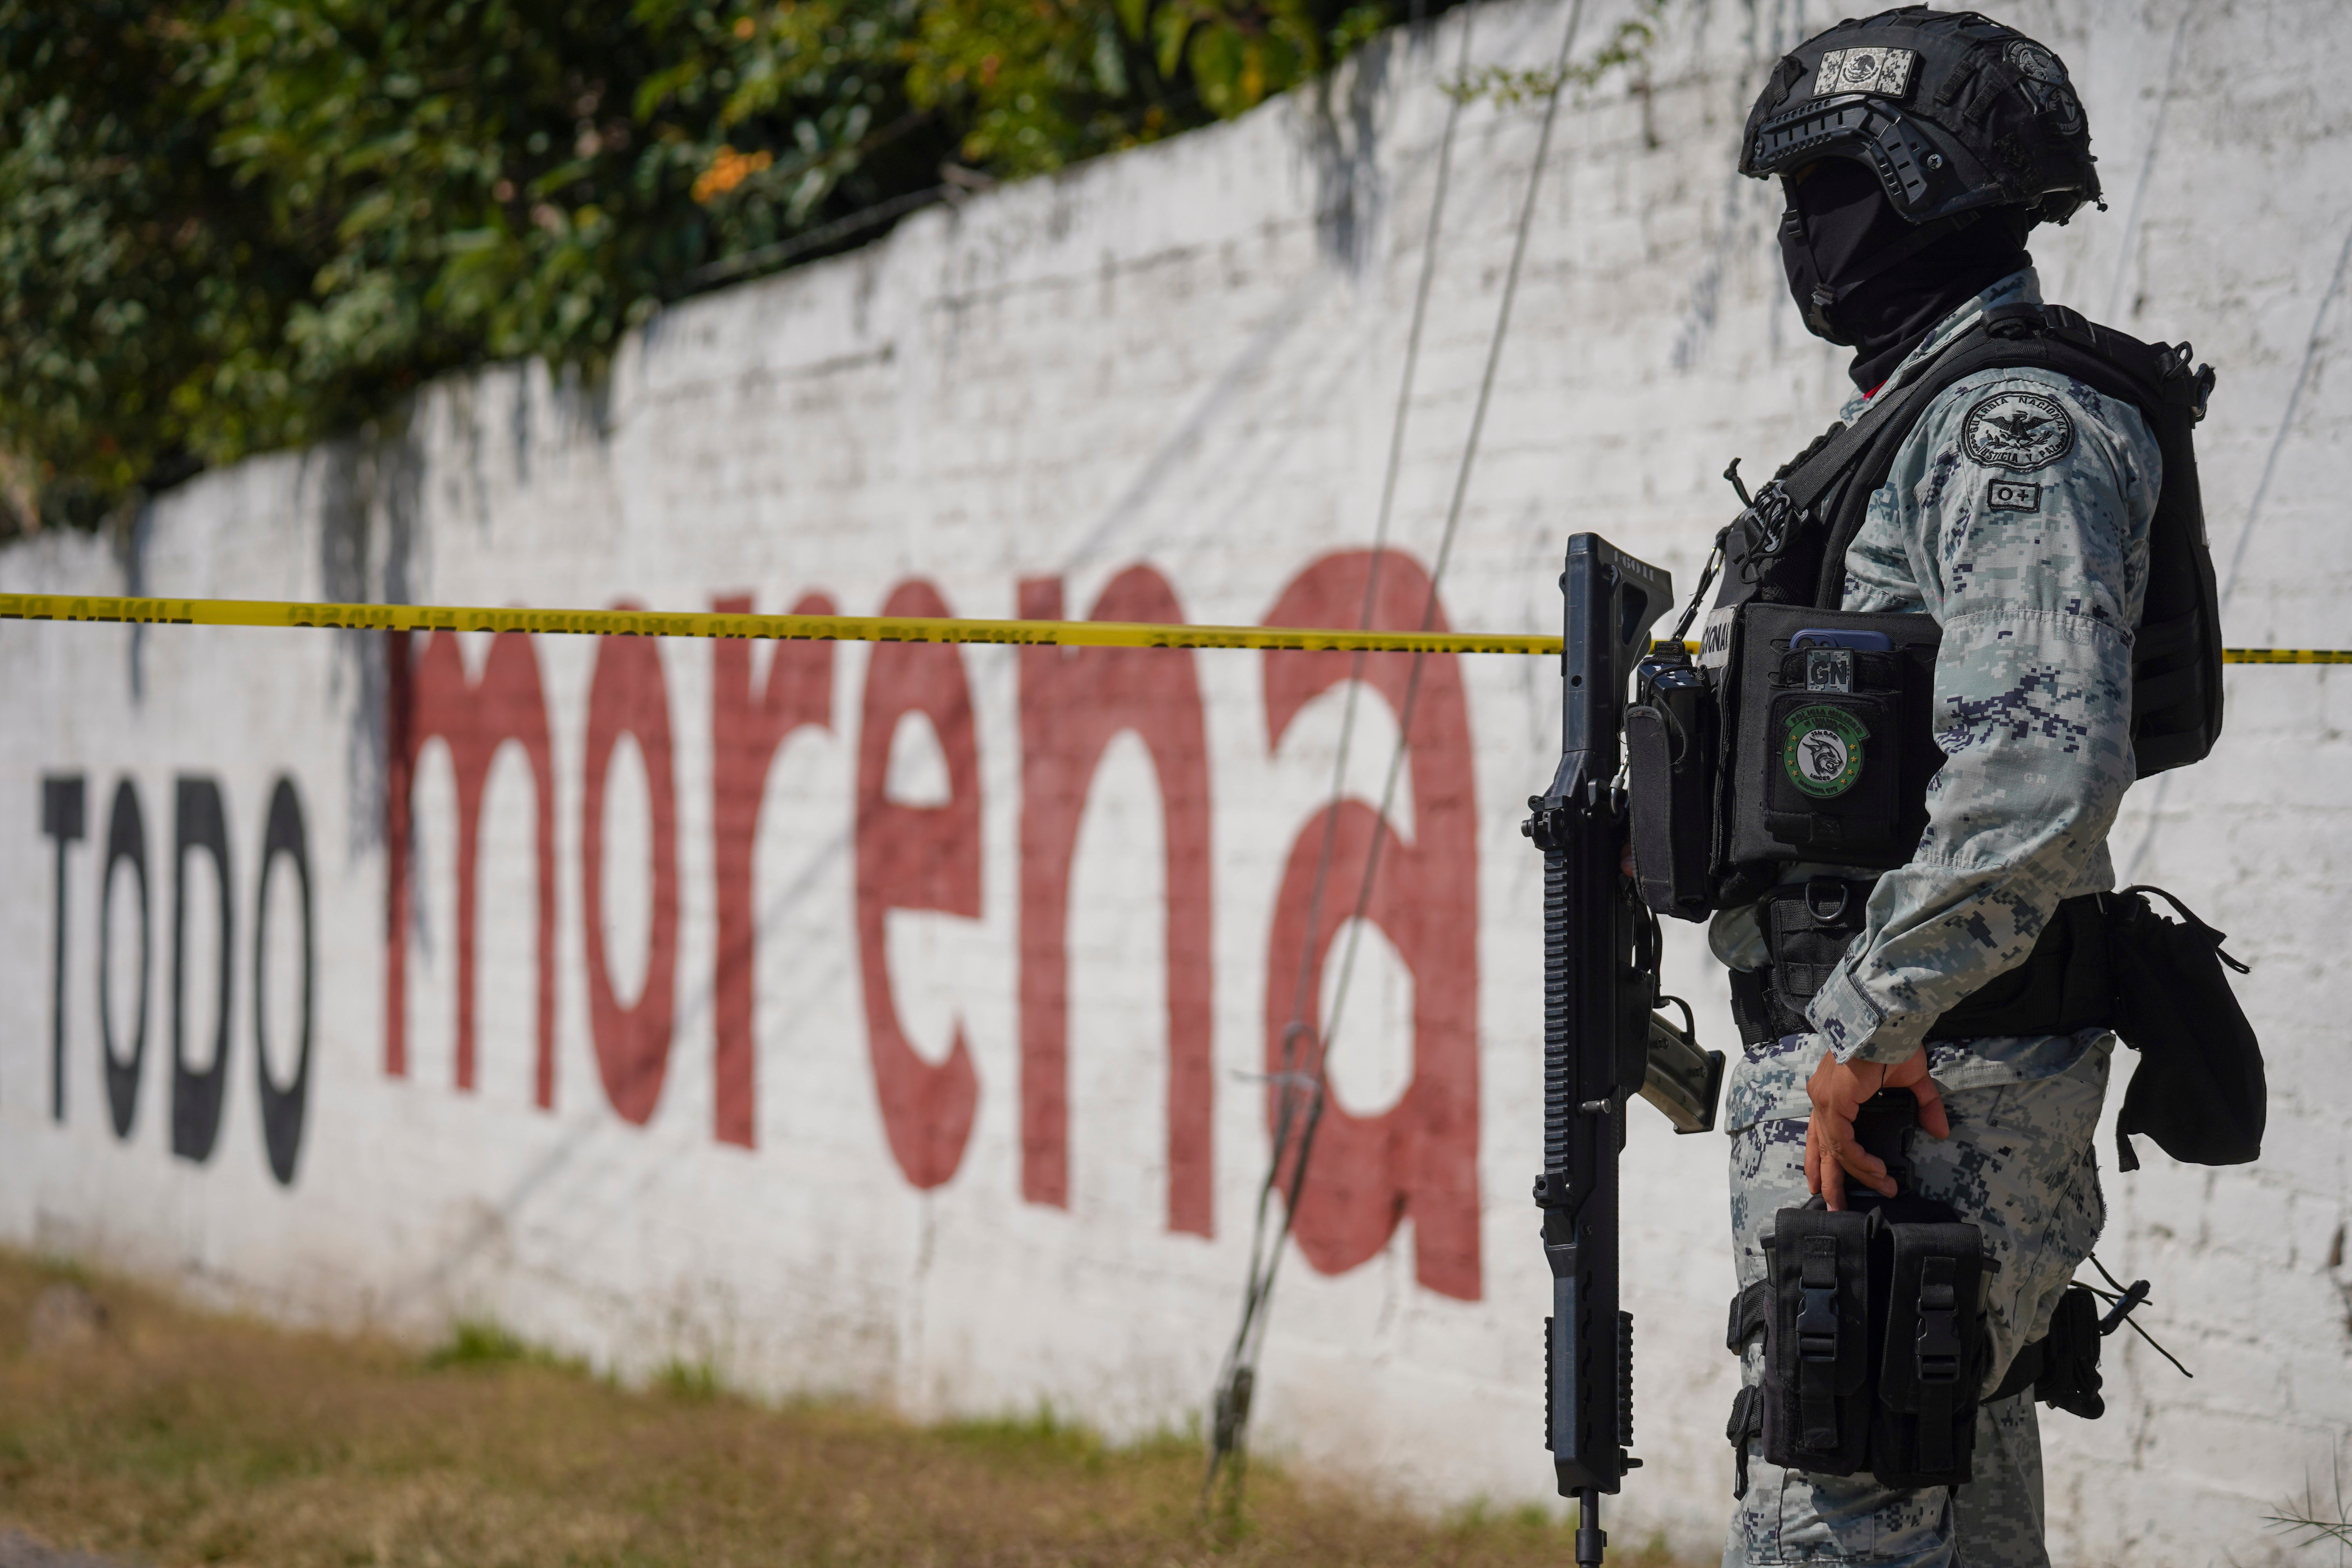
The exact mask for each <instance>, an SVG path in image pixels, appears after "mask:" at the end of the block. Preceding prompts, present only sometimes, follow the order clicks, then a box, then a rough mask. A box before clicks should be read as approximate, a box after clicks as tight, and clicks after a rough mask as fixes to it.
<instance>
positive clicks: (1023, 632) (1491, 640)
mask: <svg viewBox="0 0 2352 1568" xmlns="http://www.w3.org/2000/svg"><path fill="white" fill-rule="evenodd" d="M0 620H20V621H101V622H115V623H121V624H127V625H136V626H327V627H333V628H336V629H340V630H347V631H457V632H536V633H541V634H557V635H563V634H569V635H574V636H584V637H764V638H773V639H795V638H797V639H802V640H807V641H820V642H902V643H1006V644H1015V645H1022V646H1027V647H1231V648H1281V649H1291V650H1296V651H1299V652H1306V653H1516V654H1557V653H1559V648H1560V640H1559V638H1558V637H1533V636H1525V637H1522V636H1513V635H1509V634H1496V633H1490V632H1381V631H1344V630H1339V629H1337V628H1305V627H1293V626H1150V625H1146V624H1143V623H1140V622H1135V621H992V620H964V619H956V618H940V617H930V616H751V615H742V616H735V615H718V614H709V613H683V614H669V613H666V612H663V611H657V610H529V609H502V610H501V609H485V608H481V607H479V606H475V605H330V604H303V603H297V602H292V601H287V600H279V599H156V598H103V597H99V596H95V595H75V594H0ZM1685 647H1688V648H1690V649H1691V650H1692V651H1693V652H1696V651H1697V649H1698V644H1696V643H1695V642H1694V643H1688V644H1685ZM2221 657H2222V658H2223V660H2224V661H2225V662H2227V663H2230V664H2352V648H2308V647H2297V648H2276V647H2233V648H2224V649H2223V650H2222V653H2221Z"/></svg>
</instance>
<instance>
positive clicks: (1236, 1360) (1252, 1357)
mask: <svg viewBox="0 0 2352 1568" xmlns="http://www.w3.org/2000/svg"><path fill="white" fill-rule="evenodd" d="M1583 18H1584V0H1573V3H1572V4H1571V5H1570V8H1569V17H1568V27H1567V30H1566V32H1565V33H1564V34H1563V36H1562V37H1561V39H1560V46H1559V59H1558V61H1557V62H1556V63H1555V65H1554V68H1553V71H1552V75H1551V83H1552V85H1551V88H1550V90H1549V93H1548V95H1547V96H1546V99H1545V102H1544V116H1543V129H1542V130H1541V132H1539V133H1538V137H1537V141H1536V156H1535V164H1534V167H1533V168H1532V169H1531V170H1530V171H1529V173H1528V190H1527V197H1526V199H1525V201H1524V202H1522V204H1521V205H1520V208H1519V218H1518V226H1517V233H1516V234H1515V235H1514V237H1513V239H1512V245H1511V262H1510V268H1509V270H1508V272H1507V274H1506V275H1505V278H1504V281H1503V297H1502V301H1501V304H1500V305H1499V307H1498V308H1497V310H1496V317H1495V327H1494V331H1493V333H1492V335H1491V336H1490V338H1489V339H1488V342H1487V347H1486V371H1485V374H1483V375H1482V376H1481V378H1480V380H1479V384H1478V400H1477V403H1476V405H1475V408H1474V409H1473V411H1472V414H1471V418H1470V433H1469V436H1468V438H1467V440H1466V441H1465V444H1464V447H1463V452H1462V460H1461V464H1460V466H1459V468H1457V469H1456V471H1455V474H1454V490H1453V495H1452V498H1451V500H1449V502H1448V504H1447V507H1446V513H1445V530H1444V534H1443V536H1442V537H1441V539H1440V540H1439V542H1438V549H1437V555H1436V559H1435V560H1434V562H1433V563H1432V565H1431V570H1430V574H1429V591H1428V594H1427V595H1426V596H1425V598H1424V599H1423V605H1422V612H1421V626H1420V628H1419V629H1420V630H1422V631H1423V632H1426V631H1428V630H1429V629H1430V628H1431V626H1433V624H1434V622H1435V620H1436V616H1437V605H1438V590H1439V587H1440V585H1441V584H1443V583H1444V578H1445V571H1446V567H1447V565H1448V563H1450V561H1451V560H1452V557H1453V552H1454V536H1455V534H1456V533H1457V531H1459V529H1460V525H1461V521H1462V511H1463V507H1464V504H1465V501H1466V500H1467V499H1468V496H1469V490H1470V477H1471V473H1472V470H1473V468H1475V464H1476V461H1477V456H1478V447H1479V441H1480V438H1481V437H1482V436H1483V435H1484V433H1485V430H1486V412H1487V409H1488V407H1489V405H1491V404H1492V402H1493V398H1494V391H1495V377H1496V369H1497V367H1498V366H1499V365H1500V363H1501V362H1502V353H1503V345H1504V342H1505V341H1506V339H1507V334H1508V331H1509V328H1510V321H1511V307H1512V304H1513V302H1514V301H1515V300H1517V295H1518V286H1519V275H1520V272H1521V269H1522V267H1523V264H1524V262H1525V260H1526V258H1527V249H1528V233H1529V231H1530V229H1531V228H1532V226H1533V223H1534V218H1535V207H1536V200H1537V197H1538V195H1539V194H1540V192H1541V190H1542V186H1543V174H1544V169H1545V166H1546V164H1547V163H1548V162H1549V158H1550V153H1551V139H1552V130H1553V126H1554V124H1555V123H1556V122H1557V121H1558V119H1559V95H1560V89H1561V88H1562V87H1564V86H1565V85H1566V83H1567V80H1568V60H1569V55H1570V50H1571V49H1573V48H1574V47H1575V44H1576V36H1577V31H1578V28H1579V26H1580V24H1581V23H1582V21H1583ZM1469 51H1470V26H1469V19H1468V18H1467V17H1465V21H1464V26H1463V35H1462V56H1463V65H1464V67H1465V68H1466V66H1467V64H1468V58H1469ZM1457 74H1458V73H1457ZM1450 96H1453V106H1452V107H1451V108H1450V109H1449V110H1447V112H1446V119H1445V130H1444V140H1443V141H1442V142H1440V145H1439V152H1438V173H1437V192H1436V195H1435V196H1434V197H1433V202H1432V206H1431V211H1430V221H1429V228H1428V231H1427V233H1426V235H1425V236H1424V237H1423V249H1422V270H1421V280H1420V285H1419V288H1418V289H1417V290H1416V293H1415V296H1414V300H1413V320H1412V329H1411V331H1410V334H1409V336H1408V338H1407V344H1406V362H1405V381H1404V384H1403V387H1402V389H1401V390H1400V392H1399V394H1398V400H1397V416H1396V420H1395V423H1394V426H1392V428H1391V435H1390V447H1389V459H1388V467H1387V472H1386V475H1385V477H1384V479H1383V480H1382V484H1381V510H1380V515H1379V520H1378V524H1377V527H1376V530H1375V533H1374V553H1373V555H1372V562H1371V568H1370V577H1369V580H1368V581H1367V583H1366V585H1365V590H1364V604H1363V610H1362V622H1363V624H1364V625H1365V626H1370V621H1371V615H1372V610H1373V606H1374V603H1375V600H1374V595H1375V593H1376V591H1377V590H1378V587H1379V572H1380V563H1381V553H1380V551H1381V546H1382V545H1383V544H1384V543H1385V541H1386V537H1387V531H1388V525H1389V519H1390V514H1391V506H1392V503H1393V500H1394V496H1395V490H1396V480H1397V472H1398V468H1399V465H1400V462H1401V459H1402V447H1403V435H1404V426H1405V416H1406V409H1407V406H1408V405H1409V402H1410V399H1411V396H1412V375H1413V370H1414V365H1415V363H1416V362H1417V360H1418V357H1419V352H1420V345H1421V331H1422V326H1423V321H1424V319H1425V315H1426V310H1427V304H1428V298H1429V285H1430V278H1431V274H1432V271H1433V262H1434V259H1435V254H1436V244H1437V230H1438V219H1439V216H1440V214H1441V212H1442V210H1443V206H1444V196H1445V189H1446V182H1447V177H1448V174H1449V173H1450V170H1451V166H1452V165H1451V152H1452V147H1453V142H1454V129H1455V124H1456V121H1457V120H1458V119H1459V116H1460V113H1461V108H1462V104H1463V102H1464V96H1454V95H1450ZM1465 96H1466V95H1465ZM1364 657H1365V656H1364V655H1362V654H1358V655H1357V656H1356V659H1355V662H1354V664H1353V666H1352V667H1351V676H1352V677H1353V679H1351V680H1350V682H1349V689H1348V695H1347V699H1346V702H1345V706H1344V707H1343V709H1342V717H1341V722H1340V742H1339V744H1340V749H1339V759H1338V761H1337V763H1336V764H1335V765H1334V768H1333V772H1332V787H1331V807H1330V808H1328V809H1327V810H1326V812H1325V816H1324V832H1323V846H1322V851H1321V853H1320V855H1319V856H1318V859H1317V863H1316V869H1315V881H1314V884H1313V892H1312V896H1311V898H1310V900H1309V906H1308V915H1307V936H1306V946H1305V949H1304V950H1303V951H1302V952H1301V953H1300V955H1299V967H1298V981H1297V989H1296V991H1295V993H1294V995H1293V999H1292V1005H1291V1015H1290V1022H1289V1024H1288V1026H1286V1028H1285V1029H1284V1031H1283V1040H1282V1066H1281V1068H1280V1070H1279V1071H1278V1072H1277V1073H1276V1074H1274V1075H1272V1079H1273V1080H1274V1081H1275V1083H1276V1089H1277V1091H1278V1094H1279V1098H1278V1099H1277V1100H1276V1111H1275V1126H1274V1140H1273V1142H1274V1147H1273V1150H1272V1152H1271V1155H1270V1157H1269V1158H1268V1160H1267V1162H1266V1173H1265V1180H1264V1182H1263V1183H1261V1184H1260V1185H1259V1188H1258V1199H1257V1210H1256V1216H1255V1223H1254V1225H1253V1226H1252V1230H1251V1236H1250V1262H1249V1274H1248V1278H1247V1280H1246V1282H1245V1284H1244V1289H1243V1293H1242V1310H1241V1321H1240V1322H1239V1323H1238V1324H1237V1325H1236V1326H1235V1329H1234V1339H1233V1343H1232V1345H1231V1346H1230V1348H1229V1349H1228V1350H1227V1351H1226V1352H1225V1360H1224V1364H1223V1367H1222V1369H1221V1370H1220V1372H1219V1373H1218V1378H1217V1391H1216V1398H1215V1403H1214V1405H1213V1409H1212V1413H1211V1426H1210V1448H1209V1463H1208V1471H1207V1474H1206V1475H1205V1476H1204V1477H1203V1479H1202V1500H1203V1501H1204V1502H1205V1501H1207V1500H1208V1499H1209V1496H1210V1494H1211V1492H1212V1490H1213V1489H1214V1487H1215V1485H1216V1482H1217V1479H1218V1476H1219V1474H1220V1473H1221V1471H1222V1470H1223V1467H1224V1465H1225V1463H1226V1461H1227V1460H1229V1459H1230V1460H1231V1461H1232V1462H1233V1472H1232V1473H1233V1475H1234V1486H1235V1490H1236V1495H1238V1489H1239V1486H1240V1484H1241V1478H1242V1477H1243V1475H1244V1456H1245V1453H1246V1447H1245V1439H1246V1436H1247V1433H1248V1426H1249V1415H1250V1405H1251V1401H1252V1396H1253V1394H1255V1388H1256V1382H1257V1363H1258V1358H1259V1355H1260V1352H1261V1351H1262V1350H1263V1348H1264V1344H1265V1328H1266V1324H1267V1322H1268V1321H1269V1314H1270V1309H1271V1306H1272V1301H1273V1295H1274V1286H1275V1280H1276V1277H1277V1275H1278V1273H1279V1270H1280V1266H1281V1261H1282V1254H1283V1250H1284V1247H1285V1245H1286V1243H1287V1241H1288V1240H1289V1237H1290V1229H1291V1226H1292V1224H1293V1223H1294V1221H1295V1219H1296V1217H1297V1212H1298V1202H1299V1197H1300V1195H1301V1194H1302V1193H1303V1192H1304V1191H1305V1189H1306V1184H1307V1170H1308V1165H1309V1163H1310V1161H1311V1159H1312V1157H1313V1154H1314V1149H1315V1139H1316V1132H1317V1131H1318V1128H1319V1127H1320V1126H1321V1125H1322V1121H1323V1110H1324V1107H1325V1105H1326V1104H1327V1103H1328V1100H1329V1093H1330V1088H1329V1077H1328V1063H1329V1059H1330V1047H1331V1042H1332V1040H1333V1039H1334V1038H1336V1037H1337V1035H1338V1033H1339V1020H1340V1017H1341V1015H1342V1013H1343V1012H1344V1010H1345V1008H1346V1005H1347V998H1348V988H1349V983H1350V981H1351V980H1352V979H1353V977H1354V973H1355V965H1356V955H1357V952H1358V951H1359V947H1360V942H1361V939H1362V935H1363V929H1364V923H1365V922H1364V916H1365V912H1366V910H1368V909H1369V907H1370V900H1371V896H1372V890H1373V888H1374V886H1375V885H1376V883H1377V881H1378V879H1379V876H1380V862H1381V843H1382V836H1381V835H1378V834H1375V835H1374V836H1373V837H1372V842H1371V845H1370V848H1369V849H1368V850H1367V851H1366V854H1365V858H1364V871H1363V876H1362V877H1361V878H1360V880H1359V881H1358V883H1357V889H1356V901H1355V907H1354V910H1353V911H1352V918H1351V920H1350V922H1349V928H1348V941H1347V945H1346V946H1345V948H1344V949H1343V950H1342V952H1341V955H1340V961H1339V975H1338V979H1337V983H1336V984H1335V986H1334V990H1333V995H1332V1004H1331V1014H1330V1016H1329V1017H1328V1018H1326V1019H1324V1020H1323V1026H1322V1029H1321V1031H1320V1037H1319V1038H1318V1039H1316V1040H1315V1041H1314V1042H1313V1046H1314V1049H1313V1051H1312V1054H1311V1057H1310V1058H1309V1059H1308V1060H1307V1062H1306V1063H1305V1064H1304V1065H1303V1066H1302V1063H1301V1061H1300V1057H1301V1051H1300V1046H1301V1042H1302V1041H1303V1040H1304V1039H1305V1038H1306V1037H1307V1026H1306V1022H1305V1020H1306V1016H1307V998H1308V995H1309V994H1310V987H1311V986H1312V985H1313V984H1314V980H1315V972H1316V964H1315V958H1316V952H1317V947H1318V942H1317V937H1318V932H1319V931H1320V930H1321V927H1322V901H1323V897H1324V893H1325V891H1326V889H1327V886H1328V875H1329V869H1330V863H1331V860H1332V858H1333V857H1334V854H1335V851H1336V843H1337V834H1338V826H1339V812H1338V810H1337V806H1338V805H1339V801H1340V799H1341V798H1342V797H1343V795H1344V794H1345V788H1346V769H1347V762H1348V748H1349V742H1350V740H1351V738H1352V732H1353V726H1354V718H1355V702H1356V696H1357V691H1358V689H1359V688H1360V686H1361V685H1362V675H1363V660H1364ZM1423 658H1424V656H1423V655H1422V654H1419V653H1416V654H1414V655H1413V656H1412V667H1411V669H1410V672H1409V673H1408V675H1407V676H1406V679H1405V690H1404V700H1403V702H1402V704H1401V705H1400V710H1399V713H1398V722H1397V739H1396V744H1395V746H1394V747H1393V748H1392V749H1391V752H1390V754H1389V766H1388V774H1387V777H1386V779H1385V781H1384V782H1383V784H1382V785H1381V805H1380V816H1381V819H1382V820H1386V819H1387V817H1388V816H1389V813H1390V810H1391V807H1392V806H1393V805H1394V804H1395V799H1396V790H1397V784H1398V781H1399V779H1400V778H1401V777H1402V774H1403V770H1404V763H1405V759H1406V757H1407V755H1408V753H1409V751H1410V746H1411V737H1412V721H1413V712H1414V710H1415V708H1416V707H1417V706H1418V704H1419V700H1420V696H1421V674H1422V668H1423ZM1294 1140H1295V1149H1296V1153H1295V1156H1293V1154H1292V1151H1293V1148H1294ZM1286 1166H1287V1168H1288V1173H1289V1180H1288V1182H1287V1183H1285V1182H1284V1180H1283V1175H1284V1172H1285V1167H1286ZM1277 1191H1279V1192H1280V1193H1281V1195H1282V1205H1281V1211H1280V1214H1279V1215H1276V1214H1275V1213H1274V1202H1273V1200H1274V1197H1275V1194H1276V1192H1277Z"/></svg>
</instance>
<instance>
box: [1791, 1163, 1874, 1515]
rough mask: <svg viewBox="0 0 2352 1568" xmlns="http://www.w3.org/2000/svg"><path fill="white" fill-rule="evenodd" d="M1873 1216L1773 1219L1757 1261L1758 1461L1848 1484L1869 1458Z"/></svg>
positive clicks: (1817, 1212)
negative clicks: (1764, 1311)
mask: <svg viewBox="0 0 2352 1568" xmlns="http://www.w3.org/2000/svg"><path fill="white" fill-rule="evenodd" d="M1876 1223H1877V1216H1876V1215H1874V1214H1859V1213H1856V1212H1854V1211H1853V1210H1851V1209H1849V1210H1846V1211H1843V1212H1842V1213H1836V1214H1832V1213H1831V1212H1830V1211H1829V1210H1827V1209H1814V1208H1794V1209H1782V1210H1781V1211H1780V1213H1779V1214H1778V1215H1774V1216H1773V1221H1772V1236H1771V1238H1770V1241H1769V1244H1768V1250H1767V1253H1766V1258H1767V1263H1766V1269H1767V1278H1768V1279H1770V1281H1771V1285H1772V1291H1771V1296H1772V1300H1771V1305H1770V1311H1769V1317H1768V1319H1767V1321H1766V1323H1765V1329H1764V1384H1763V1388H1764V1420H1763V1427H1764V1457H1765V1458H1767V1459H1769V1460H1770V1461H1771V1462H1772V1463H1774V1464H1776V1465H1779V1466H1781V1467H1782V1468H1787V1469H1792V1470H1806V1471H1811V1472H1812V1473H1814V1474H1816V1475H1831V1476H1850V1475H1852V1474H1853V1473H1854V1472H1855V1471H1856V1470H1859V1469H1861V1468H1864V1465H1865V1464H1867V1463H1868V1456H1869V1452H1870V1447H1869V1445H1870V1404H1871V1399H1870V1386H1869V1384H1870V1343H1869V1341H1870V1299H1869V1279H1870V1242H1871V1233H1872V1230H1873V1228H1874V1226H1875V1225H1876Z"/></svg>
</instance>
